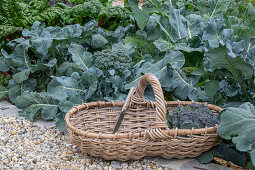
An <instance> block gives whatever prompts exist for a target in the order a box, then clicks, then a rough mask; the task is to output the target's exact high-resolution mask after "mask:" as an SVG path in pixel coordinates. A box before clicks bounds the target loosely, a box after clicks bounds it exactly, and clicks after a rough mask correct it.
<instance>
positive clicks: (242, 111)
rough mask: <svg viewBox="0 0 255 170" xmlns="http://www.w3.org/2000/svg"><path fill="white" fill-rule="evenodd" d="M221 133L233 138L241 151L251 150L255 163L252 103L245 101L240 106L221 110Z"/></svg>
mask: <svg viewBox="0 0 255 170" xmlns="http://www.w3.org/2000/svg"><path fill="white" fill-rule="evenodd" d="M220 122H221V123H220V125H219V129H218V133H219V135H220V136H221V137H222V138H224V139H232V142H233V143H234V144H236V148H237V149H238V150H239V151H245V152H250V153H251V157H252V158H253V159H252V162H253V164H254V163H255V160H254V150H255V133H254V131H255V108H254V106H253V105H252V104H251V103H244V104H242V105H241V106H239V108H235V107H230V108H227V109H225V110H223V111H222V112H221V115H220Z"/></svg>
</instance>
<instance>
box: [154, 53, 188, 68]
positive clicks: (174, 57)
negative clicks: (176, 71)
mask: <svg viewBox="0 0 255 170" xmlns="http://www.w3.org/2000/svg"><path fill="white" fill-rule="evenodd" d="M168 63H169V64H170V65H171V67H172V68H182V66H183V65H184V63H185V58H184V55H183V54H182V53H181V52H180V51H174V50H167V51H166V54H165V57H164V58H163V59H162V60H160V61H158V62H157V63H156V66H157V67H158V68H160V69H161V68H163V67H164V66H166V65H167V64H168Z"/></svg>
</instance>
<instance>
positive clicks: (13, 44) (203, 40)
mask: <svg viewBox="0 0 255 170" xmlns="http://www.w3.org/2000/svg"><path fill="white" fill-rule="evenodd" d="M124 4H125V7H119V6H117V7H112V6H111V2H108V1H103V0H101V1H98V0H89V1H86V2H84V1H78V0H76V1H61V0H58V1H53V0H51V1H49V0H43V1H38V0H32V1H27V0H20V1H14V0H3V2H1V5H0V11H1V12H0V23H1V25H0V32H1V33H0V47H1V48H2V49H1V53H0V71H1V73H0V98H3V97H5V96H8V98H9V99H10V101H11V102H12V103H14V104H15V105H16V106H17V107H19V108H21V109H22V112H21V115H22V116H25V118H26V119H27V120H29V121H34V120H35V119H36V118H37V116H38V115H41V116H42V118H43V119H45V120H53V119H56V126H57V127H58V128H59V129H61V130H63V129H65V121H64V116H65V113H66V112H67V111H68V110H69V109H70V108H72V107H73V106H75V105H80V104H81V103H83V102H90V101H98V100H107V101H122V100H124V99H125V98H126V95H127V92H128V90H129V89H130V88H131V87H135V86H136V85H137V83H138V80H139V79H140V77H141V76H142V75H144V74H146V73H152V74H154V75H156V77H157V78H158V79H159V81H160V83H161V85H162V87H163V90H164V95H165V99H166V100H194V101H201V102H208V103H212V104H215V105H219V106H221V107H224V108H226V110H224V111H222V112H221V114H220V116H218V119H219V121H220V123H219V135H220V136H221V137H222V138H224V139H225V140H224V141H223V143H222V144H221V145H219V146H218V147H217V148H214V149H213V150H210V151H208V152H207V153H205V154H204V155H202V156H200V157H199V159H200V160H201V161H202V162H210V161H211V160H212V159H213V156H217V157H221V158H224V159H225V160H227V161H232V162H233V163H235V164H237V165H239V166H241V167H246V168H251V169H252V168H254V164H255V145H254V143H255V136H254V133H253V132H254V130H255V108H254V105H255V76H254V73H255V17H254V16H255V7H254V0H250V1H246V0H243V1H230V0H206V1H204V0H194V1H191V0H179V1H177V0H170V1H164V0H163V1H158V0H148V1H147V3H145V4H143V5H142V6H141V7H139V5H138V2H137V1H136V0H128V2H127V1H125V3H124ZM145 97H146V98H147V99H150V100H154V99H153V92H152V90H151V87H150V86H148V88H147V90H146V93H145ZM222 151H223V152H222ZM223 153H224V154H223ZM231 155H232V156H231ZM237 155H238V158H240V159H234V160H233V157H237ZM203 156H204V157H203Z"/></svg>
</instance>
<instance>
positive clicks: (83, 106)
mask: <svg viewBox="0 0 255 170" xmlns="http://www.w3.org/2000/svg"><path fill="white" fill-rule="evenodd" d="M151 103H154V102H151ZM151 103H147V106H148V104H151ZM191 103H198V104H205V105H206V106H207V107H208V108H209V109H211V110H214V111H217V112H220V111H222V110H223V108H221V107H219V106H216V105H213V104H207V103H202V102H194V101H165V105H166V106H171V107H176V106H178V105H183V106H186V105H188V104H191ZM123 104H124V102H112V101H111V102H106V101H97V102H89V103H83V104H81V105H79V106H74V107H73V108H72V109H71V110H70V111H68V112H67V114H66V116H65V121H66V126H67V128H69V129H70V130H71V131H72V132H73V133H75V134H77V135H80V136H83V137H88V138H97V139H117V138H130V133H123V132H121V133H118V132H116V133H115V134H109V133H95V132H89V131H84V130H80V129H78V128H77V127H75V126H73V125H72V123H71V122H70V118H71V116H72V115H73V114H75V113H77V112H79V111H81V110H87V109H94V108H104V107H121V106H122V105H123ZM215 114H218V113H215ZM164 123H166V124H167V122H166V121H165V122H164ZM151 130H155V131H160V132H161V133H162V134H165V136H168V137H172V136H175V137H176V136H180V135H201V134H208V133H211V134H212V133H214V134H215V133H217V130H218V125H217V124H216V125H215V126H213V127H205V128H200V129H178V128H175V129H163V128H154V129H151ZM145 135H146V130H144V131H142V132H134V133H132V136H131V137H133V138H136V137H144V136H145ZM162 138H163V137H162Z"/></svg>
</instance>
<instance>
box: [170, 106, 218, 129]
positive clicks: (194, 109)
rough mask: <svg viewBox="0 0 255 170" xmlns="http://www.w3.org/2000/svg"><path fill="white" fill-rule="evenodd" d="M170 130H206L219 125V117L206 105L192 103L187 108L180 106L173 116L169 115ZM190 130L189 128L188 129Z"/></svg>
mask: <svg viewBox="0 0 255 170" xmlns="http://www.w3.org/2000/svg"><path fill="white" fill-rule="evenodd" d="M167 119H168V125H169V127H170V128H172V127H178V128H187V127H194V128H204V127H205V126H207V127H213V126H215V124H218V119H217V115H216V114H214V113H212V111H211V110H210V109H209V108H208V107H207V106H205V105H204V104H197V103H192V104H189V105H187V106H186V107H184V106H182V105H179V106H177V108H176V109H175V110H173V113H172V115H169V114H168V115H167ZM187 129H188V128H187Z"/></svg>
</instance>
